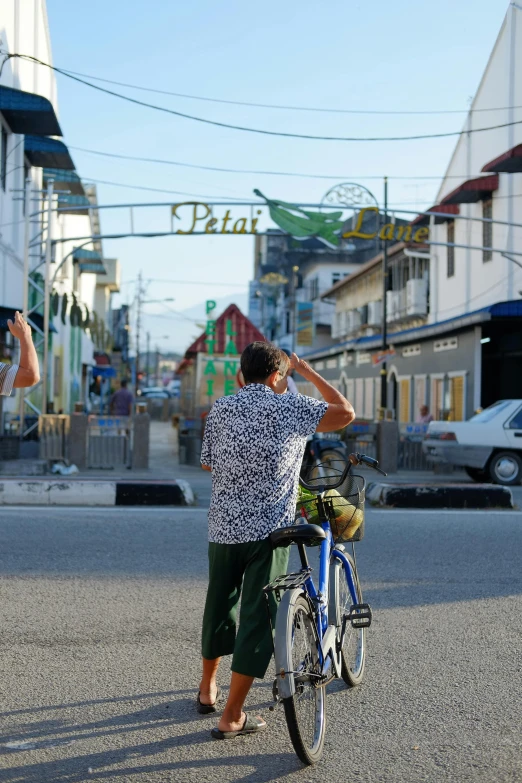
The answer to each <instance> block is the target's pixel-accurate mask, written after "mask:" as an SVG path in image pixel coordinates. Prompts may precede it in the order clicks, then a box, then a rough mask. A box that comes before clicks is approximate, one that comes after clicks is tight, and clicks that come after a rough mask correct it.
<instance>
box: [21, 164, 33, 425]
mask: <svg viewBox="0 0 522 783" xmlns="http://www.w3.org/2000/svg"><path fill="white" fill-rule="evenodd" d="M24 205H25V213H24V222H25V226H24V290H23V308H24V309H23V313H22V314H23V316H24V318H25V319H27V313H28V310H29V242H30V239H31V237H30V232H31V222H30V218H31V177H27V179H26V180H25V193H24ZM19 414H20V440H22V439H23V437H24V417H25V393H24V389H20V409H19Z"/></svg>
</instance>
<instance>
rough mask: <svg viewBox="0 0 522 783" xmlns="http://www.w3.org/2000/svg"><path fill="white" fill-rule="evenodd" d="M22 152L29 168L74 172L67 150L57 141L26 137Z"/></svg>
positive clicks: (61, 142)
mask: <svg viewBox="0 0 522 783" xmlns="http://www.w3.org/2000/svg"><path fill="white" fill-rule="evenodd" d="M24 152H25V155H26V158H27V159H28V161H29V163H30V164H31V166H39V167H40V168H44V169H47V168H51V169H69V170H70V171H73V170H74V163H73V162H72V159H71V156H70V155H69V150H68V149H67V147H66V146H65V144H64V143H63V141H58V139H49V138H48V137H47V136H26V137H25V139H24Z"/></svg>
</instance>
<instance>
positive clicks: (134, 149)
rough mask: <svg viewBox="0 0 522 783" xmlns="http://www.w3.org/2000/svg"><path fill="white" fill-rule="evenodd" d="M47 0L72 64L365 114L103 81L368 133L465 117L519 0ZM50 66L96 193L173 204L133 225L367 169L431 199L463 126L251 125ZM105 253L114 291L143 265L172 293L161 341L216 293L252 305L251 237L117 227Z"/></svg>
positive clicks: (401, 200) (408, 202)
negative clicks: (113, 267) (139, 234)
mask: <svg viewBox="0 0 522 783" xmlns="http://www.w3.org/2000/svg"><path fill="white" fill-rule="evenodd" d="M47 8H48V16H49V27H50V33H51V42H52V49H53V58H54V65H56V66H58V67H61V68H64V69H68V70H71V71H76V72H79V73H82V74H87V75H90V76H93V77H101V78H105V79H112V80H115V81H120V82H126V83H128V84H132V85H138V86H142V87H150V88H154V89H157V90H165V91H168V92H176V93H183V94H184V95H190V96H198V98H201V97H203V98H212V99H219V100H223V101H241V102H248V103H258V104H271V105H274V104H275V105H278V106H287V107H288V106H290V107H305V108H307V109H309V108H314V109H318V108H320V109H336V110H340V109H344V110H350V112H356V111H357V112H366V113H340V112H339V111H337V112H324V111H323V112H317V111H308V110H306V111H301V110H297V109H295V108H294V109H292V110H287V109H279V108H277V109H276V108H261V107H252V106H242V105H232V104H230V103H217V102H214V101H208V100H205V101H204V100H199V99H196V98H195V97H190V98H188V97H176V96H173V95H164V94H156V93H152V92H143V91H138V90H135V89H131V88H127V87H118V86H115V85H111V84H104V83H102V82H99V81H95V82H94V83H96V84H99V85H100V86H103V87H106V88H108V89H111V90H115V91H117V92H121V93H123V94H125V95H129V96H131V97H134V98H137V99H140V100H144V101H147V102H150V103H154V104H157V105H160V106H164V107H168V108H170V109H173V110H176V111H180V112H184V113H187V114H192V115H195V116H198V117H203V118H207V119H212V120H214V121H218V122H225V123H231V124H237V125H241V126H247V127H253V128H260V129H268V130H276V131H281V132H287V133H301V134H311V135H324V136H351V137H353V136H363V137H368V136H390V135H391V136H394V135H415V134H426V133H443V132H448V131H459V130H461V128H462V126H463V123H464V119H465V113H466V111H467V108H468V106H469V103H470V100H471V98H472V96H473V95H474V93H475V91H476V88H477V86H478V84H479V81H480V78H481V76H482V73H483V71H484V68H485V66H486V63H487V60H488V58H489V55H490V52H491V49H492V47H493V45H494V42H495V39H496V37H497V35H498V32H499V30H500V26H501V24H502V21H503V18H504V15H505V13H506V11H507V8H508V2H507V0H438V2H437V3H432V2H427V1H426V0H395V2H393V3H390V2H389V0H373V2H371V3H370V2H368V0H367V1H366V2H363V0H360V1H357V0H329V2H328V3H321V4H319V3H317V2H313V3H312V2H310V1H309V0H285V2H281V0H277V2H276V0H265V2H264V3H262V4H252V3H244V2H243V1H241V2H239V0H225V2H222V3H215V2H211V1H210V0H199V2H198V3H192V2H188V0H184V2H181V0H174V1H173V0H154V2H149V3H136V4H130V3H129V2H128V0H110V2H107V0H103V1H102V0H90V2H89V3H71V2H70V0H47ZM57 79H58V100H59V117H60V123H61V126H62V130H63V133H64V141H65V143H66V144H67V145H68V147H69V149H70V152H71V155H72V156H73V159H74V161H75V164H76V167H77V170H78V172H79V174H80V176H81V177H82V178H84V179H86V180H92V181H96V182H98V183H99V184H98V201H99V203H100V204H101V205H104V204H130V203H143V202H146V203H154V202H162V203H164V204H165V206H161V207H150V208H146V209H145V208H140V209H138V208H137V209H135V210H134V226H135V230H142V231H154V230H169V226H170V210H169V207H168V206H167V205H168V204H172V203H177V202H180V201H186V200H190V199H192V200H193V199H196V200H202V201H208V200H210V198H213V199H214V200H227V199H229V200H233V199H245V200H247V201H249V200H251V199H252V198H253V190H254V188H258V189H259V190H261V191H263V193H265V194H266V195H268V196H269V197H271V198H276V199H281V200H284V201H291V202H295V201H298V202H308V203H319V202H320V201H321V200H322V198H323V196H324V194H325V192H326V191H327V190H328V189H329V188H330V187H332V186H333V185H335V184H337V183H338V182H360V183H361V184H363V185H365V186H366V187H368V188H370V190H372V191H373V192H374V193H375V195H376V197H377V199H378V200H379V201H381V200H382V191H383V185H382V177H383V176H384V175H386V176H388V177H389V202H390V204H391V206H392V208H395V209H400V208H401V207H402V208H403V209H411V210H414V209H426V208H428V207H429V206H431V205H432V204H433V200H434V197H435V194H436V192H437V189H438V185H439V182H440V178H441V177H442V175H443V174H444V171H445V168H446V166H447V164H448V162H449V158H450V155H451V153H452V151H453V148H454V146H455V143H456V137H450V138H443V139H429V140H418V141H407V142H406V141H398V142H369V141H364V142H339V141H318V140H304V139H289V138H281V137H277V136H267V135H261V134H257V133H248V132H242V131H237V130H232V129H227V128H220V127H216V126H211V125H207V124H202V123H199V122H195V121H193V120H188V119H184V118H180V117H176V116H173V115H168V114H165V113H162V112H157V111H154V110H152V109H149V108H145V107H141V106H136V105H132V104H129V103H127V102H124V101H122V100H120V99H118V98H115V97H112V96H109V95H104V94H102V93H101V92H99V91H96V90H93V89H92V88H90V87H87V86H84V85H82V84H79V83H77V82H74V81H72V80H70V79H68V78H66V77H64V76H61V75H59V74H58V76H57ZM379 112H405V113H402V114H380V113H379ZM407 112H410V113H407ZM416 112H417V113H416ZM418 112H434V113H431V114H420V113H418ZM451 112H454V113H451ZM483 116H484V124H485V125H488V124H495V122H494V116H495V115H494V112H491V114H490V113H489V112H488V113H485V114H484V115H483ZM80 147H81V148H84V149H88V150H97V151H102V152H106V153H117V154H120V155H131V156H138V157H149V158H150V157H152V158H158V159H162V160H168V161H176V162H180V163H186V164H193V165H197V166H214V167H222V168H233V169H248V170H252V169H254V170H256V171H271V172H277V171H282V172H292V173H301V174H319V175H322V176H324V177H326V176H329V177H331V178H330V179H326V178H324V179H321V178H314V179H312V178H309V179H307V178H300V177H296V176H286V175H285V176H279V175H275V174H270V175H269V174H256V175H254V174H243V173H224V172H213V171H206V170H199V169H197V168H187V167H182V166H177V165H167V164H156V163H150V162H138V161H129V160H119V159H116V158H111V157H102V156H100V155H96V154H93V153H92V152H84V151H80V150H79V149H77V148H80ZM477 173H478V172H477ZM105 182H111V183H122V184H123V185H126V187H122V186H120V185H109V184H104V183H105ZM129 185H135V186H140V187H145V188H158V189H163V190H166V191H175V193H168V192H165V193H160V192H153V191H147V190H139V189H134V188H130V187H128V186H129ZM178 193H179V194H180V195H177V194H178ZM182 193H186V194H191V195H187V196H185V195H181V194H182ZM209 197H210V198H209ZM231 210H232V212H233V214H236V213H237V216H238V217H239V216H241V215H242V214H246V212H245V208H241V207H237V208H233V207H231ZM101 225H102V231H103V233H113V232H117V231H126V230H128V229H129V226H130V214H129V210H128V209H114V210H106V211H105V210H102V211H101ZM104 254H105V256H106V257H117V258H119V259H120V262H121V266H122V279H123V285H122V290H121V295H119V296H118V297H117V298H116V305H117V304H119V303H121V302H131V301H132V300H133V298H134V296H135V288H136V282H135V281H136V279H137V276H138V274H139V272H140V271H142V273H143V276H144V279H145V281H146V294H145V299H146V300H157V299H163V298H173V299H174V302H171V303H153V302H151V303H150V304H147V305H145V307H144V311H145V313H146V315H145V318H144V325H145V328H144V332H146V331H149V332H150V335H151V344H152V345H156V344H157V345H159V347H160V349H161V350H175V351H179V352H184V350H185V349H186V348H187V347H188V345H189V343H190V342H191V340H192V338H194V337H195V336H197V334H198V333H199V327H198V326H197V323H198V322H199V323H201V322H203V321H204V320H205V316H204V301H205V300H206V299H209V298H211V299H216V300H218V301H219V302H220V305H221V306H222V307H223V306H225V305H226V304H228V303H230V302H232V301H235V302H237V304H238V305H239V306H240V307H242V308H244V307H246V291H247V288H248V281H249V279H250V278H251V277H252V269H253V239H252V238H251V237H248V236H246V237H242V236H219V235H217V236H214V237H201V236H188V237H182V236H175V237H166V238H161V239H160V238H158V239H138V238H132V239H122V240H110V241H105V242H104ZM173 311H175V312H173Z"/></svg>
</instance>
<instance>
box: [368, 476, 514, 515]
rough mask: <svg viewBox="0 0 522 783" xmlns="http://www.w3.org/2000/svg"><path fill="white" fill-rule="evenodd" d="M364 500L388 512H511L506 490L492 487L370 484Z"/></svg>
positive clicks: (489, 485) (509, 498)
mask: <svg viewBox="0 0 522 783" xmlns="http://www.w3.org/2000/svg"><path fill="white" fill-rule="evenodd" d="M366 497H367V499H368V500H369V501H370V503H371V504H372V505H374V506H388V507H391V508H416V509H421V508H461V509H481V508H482V509H484V508H506V509H513V508H515V504H514V502H513V495H512V493H511V490H510V489H509V487H503V486H498V485H496V484H435V485H429V484H400V485H399V484H380V483H377V482H371V483H369V484H368V486H367V488H366Z"/></svg>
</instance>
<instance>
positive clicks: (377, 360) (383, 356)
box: [372, 348, 395, 367]
mask: <svg viewBox="0 0 522 783" xmlns="http://www.w3.org/2000/svg"><path fill="white" fill-rule="evenodd" d="M392 356H395V351H394V349H393V348H388V350H387V351H378V352H377V353H373V354H372V364H373V366H374V367H378V366H379V364H382V363H383V362H385V361H386V360H387V359H390V358H391V357H392Z"/></svg>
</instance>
